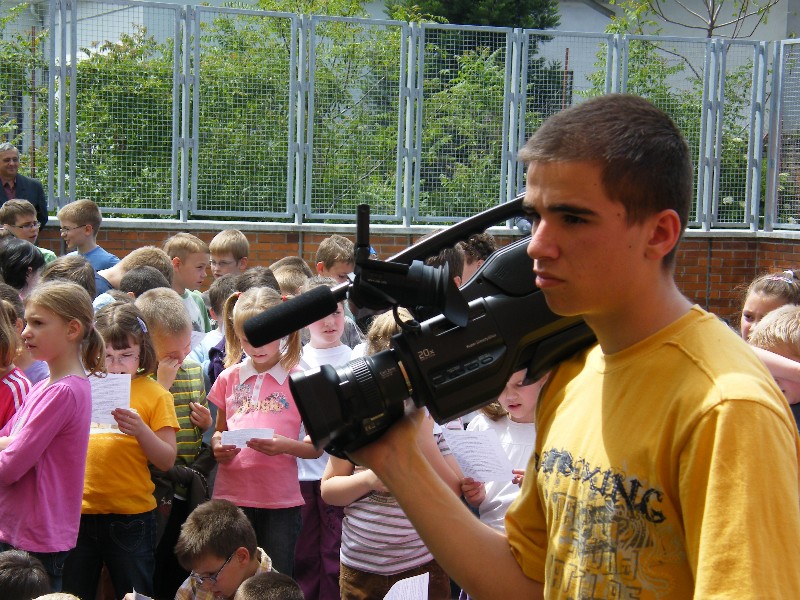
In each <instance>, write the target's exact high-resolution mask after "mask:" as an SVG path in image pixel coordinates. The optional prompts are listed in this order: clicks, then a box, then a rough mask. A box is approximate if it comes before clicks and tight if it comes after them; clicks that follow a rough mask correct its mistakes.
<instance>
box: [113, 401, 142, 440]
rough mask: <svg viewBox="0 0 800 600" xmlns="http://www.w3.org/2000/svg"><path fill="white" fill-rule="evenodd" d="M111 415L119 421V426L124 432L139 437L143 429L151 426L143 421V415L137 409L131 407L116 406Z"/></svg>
mask: <svg viewBox="0 0 800 600" xmlns="http://www.w3.org/2000/svg"><path fill="white" fill-rule="evenodd" d="M111 416H112V417H114V420H115V421H116V422H117V426H118V427H119V430H120V431H121V432H122V433H125V434H127V435H132V436H133V437H138V436H139V435H140V434H141V433H142V431H144V430H145V429H147V431H150V428H149V427H148V426H147V425H145V423H144V421H142V417H140V416H139V413H138V412H136V411H135V410H131V409H129V408H115V409H114V410H112V411H111Z"/></svg>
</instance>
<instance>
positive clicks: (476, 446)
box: [444, 429, 514, 483]
mask: <svg viewBox="0 0 800 600" xmlns="http://www.w3.org/2000/svg"><path fill="white" fill-rule="evenodd" d="M444 437H445V439H446V440H447V445H448V446H450V450H451V451H452V452H453V456H455V457H456V461H457V462H458V466H460V467H461V470H462V471H463V472H464V475H466V476H467V477H471V478H472V479H475V480H476V481H483V482H484V483H488V482H489V481H508V480H509V479H511V477H512V476H513V474H512V473H511V471H512V470H513V469H514V467H513V465H512V464H511V461H510V460H509V459H508V456H507V455H506V452H505V450H503V446H502V445H501V444H500V438H498V437H497V434H496V433H495V432H494V431H492V430H487V431H462V430H460V429H445V430H444Z"/></svg>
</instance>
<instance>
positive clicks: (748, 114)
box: [712, 40, 766, 227]
mask: <svg viewBox="0 0 800 600" xmlns="http://www.w3.org/2000/svg"><path fill="white" fill-rule="evenodd" d="M716 48H717V57H716V58H717V62H718V64H719V66H720V70H721V76H722V79H721V80H720V81H721V82H722V85H721V86H720V87H719V88H718V93H719V91H721V92H722V94H721V95H720V96H719V101H718V103H717V107H718V110H717V115H718V116H717V122H716V127H717V132H716V139H715V144H714V145H715V147H716V151H715V152H714V154H713V156H714V157H715V166H716V168H717V174H716V176H715V186H714V197H713V209H712V224H713V225H716V226H722V227H743V226H748V225H750V223H751V215H752V208H751V205H752V202H756V203H758V202H759V201H760V198H761V197H762V194H761V172H762V169H764V167H765V165H762V156H763V152H762V150H763V143H764V142H763V139H762V136H763V132H764V129H763V117H764V114H763V113H762V112H759V111H760V110H761V108H760V106H759V105H761V106H763V98H764V90H763V88H764V85H765V81H766V80H765V78H764V77H763V76H764V75H765V73H764V69H765V66H766V65H765V63H764V61H763V59H764V55H763V52H762V50H763V48H762V46H761V44H759V43H757V42H732V41H730V40H726V41H725V42H724V43H721V44H718V45H717V46H716ZM759 100H761V101H760V102H759Z"/></svg>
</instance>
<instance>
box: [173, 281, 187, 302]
mask: <svg viewBox="0 0 800 600" xmlns="http://www.w3.org/2000/svg"><path fill="white" fill-rule="evenodd" d="M172 289H173V290H175V291H176V292H178V296H180V297H181V298H183V295H184V294H185V293H186V286H184V285H181V284H180V283H179V282H177V281H175V280H174V279H173V280H172Z"/></svg>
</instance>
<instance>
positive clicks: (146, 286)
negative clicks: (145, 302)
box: [119, 265, 171, 297]
mask: <svg viewBox="0 0 800 600" xmlns="http://www.w3.org/2000/svg"><path fill="white" fill-rule="evenodd" d="M159 287H165V288H168V287H171V285H170V282H169V281H168V280H167V278H166V277H164V274H163V273H162V272H161V271H159V270H158V269H156V268H155V267H151V266H150V265H144V266H142V267H136V268H135V269H131V270H130V271H128V272H127V273H125V274H124V275H123V276H122V277H121V278H120V280H119V291H121V292H126V293H127V292H133V295H134V296H136V297H139V296H141V295H142V294H144V293H145V292H146V291H147V290H152V289H155V288H159Z"/></svg>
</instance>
